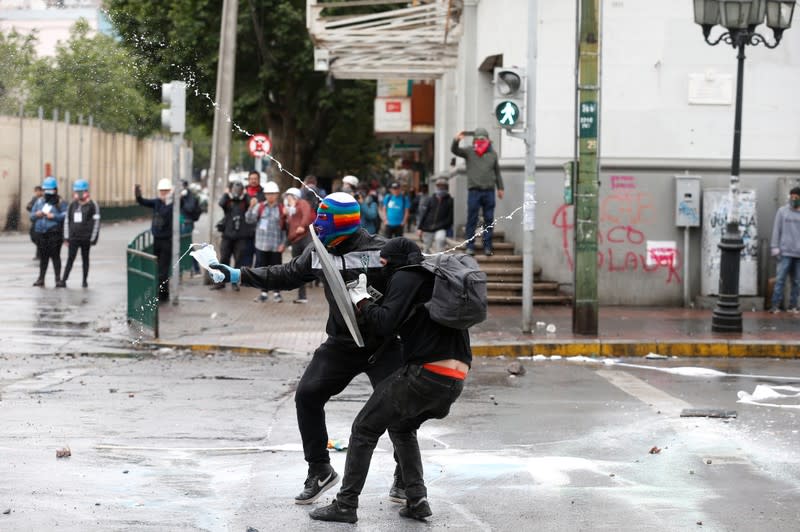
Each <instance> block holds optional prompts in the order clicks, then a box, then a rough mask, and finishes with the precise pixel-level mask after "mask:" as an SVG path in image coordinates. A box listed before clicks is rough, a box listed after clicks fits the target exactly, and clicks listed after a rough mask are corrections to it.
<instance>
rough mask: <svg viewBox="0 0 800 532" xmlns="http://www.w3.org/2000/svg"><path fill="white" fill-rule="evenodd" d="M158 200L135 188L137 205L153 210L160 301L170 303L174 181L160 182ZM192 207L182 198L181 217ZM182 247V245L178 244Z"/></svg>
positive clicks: (140, 188)
mask: <svg viewBox="0 0 800 532" xmlns="http://www.w3.org/2000/svg"><path fill="white" fill-rule="evenodd" d="M156 188H157V189H158V197H157V198H152V199H148V198H143V197H142V187H141V185H138V184H137V185H134V186H133V193H134V194H135V196H136V203H138V204H139V205H141V206H143V207H148V208H150V209H153V221H152V223H151V224H150V232H151V233H152V234H153V254H154V255H155V256H156V259H157V260H158V301H159V303H166V302H167V301H169V278H170V274H171V273H172V268H171V264H172V214H173V211H174V209H173V207H174V206H173V200H174V194H173V193H172V180H170V179H167V178H163V179H159V180H158V185H157V187H156ZM191 206H192V203H191V202H189V201H188V198H187V197H181V200H180V207H179V209H180V212H179V214H178V215H179V216H183V217H187V216H189V213H188V212H186V210H187V209H188V208H189V207H191ZM178 245H180V243H178Z"/></svg>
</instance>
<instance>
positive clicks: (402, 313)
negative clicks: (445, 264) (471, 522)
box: [309, 237, 485, 523]
mask: <svg viewBox="0 0 800 532" xmlns="http://www.w3.org/2000/svg"><path fill="white" fill-rule="evenodd" d="M380 260H381V264H383V269H384V271H385V272H386V273H385V274H386V276H387V278H388V279H389V284H388V286H387V288H386V292H385V293H384V295H383V298H382V299H380V300H379V301H377V302H376V301H372V299H371V297H370V295H369V293H368V292H367V286H366V279H365V278H361V277H359V281H358V283H357V284H355V285H354V286H352V287H351V288H350V289H349V292H350V298H351V300H352V301H353V304H354V305H355V306H356V308H357V309H358V312H359V314H360V316H361V318H362V319H363V320H364V323H365V326H366V327H367V328H368V329H369V330H371V331H374V332H375V333H377V334H380V335H385V336H390V335H394V334H399V336H400V339H401V343H402V346H403V350H402V352H403V366H402V367H401V368H400V369H398V370H397V371H395V372H394V373H393V374H392V375H390V376H389V377H388V378H387V379H385V380H384V381H382V382H381V383H380V384H379V385H378V386H377V387H376V388H375V391H374V392H373V393H372V396H371V397H370V398H369V400H367V403H366V404H365V405H364V407H363V408H362V409H361V411H360V412H359V413H358V415H357V416H356V419H355V421H353V427H352V429H351V432H350V441H349V443H348V447H347V460H346V461H345V466H344V477H343V478H342V486H341V488H340V489H339V493H338V494H337V495H336V498H335V499H334V500H333V502H331V504H329V505H328V506H324V507H321V508H318V509H316V510H314V511H313V512H311V513H310V514H309V515H310V517H311V518H312V519H315V520H319V521H336V522H344V523H355V522H356V521H358V515H357V508H358V497H359V495H360V494H361V490H362V489H363V487H364V482H365V481H366V478H367V473H368V472H369V465H370V461H371V459H372V453H373V451H374V450H375V446H376V445H377V443H378V439H379V438H380V437H381V435H382V434H383V433H384V432H385V431H387V430H388V431H389V437H390V438H391V440H392V443H393V444H394V448H395V452H396V453H397V458H398V461H399V462H400V467H401V469H402V473H403V481H404V482H405V495H406V502H405V505H404V506H403V507H402V508H400V515H401V516H402V517H407V518H411V519H419V520H424V519H425V518H427V517H430V516H431V515H433V513H432V512H431V508H430V505H429V504H428V500H427V496H428V494H427V490H426V488H425V482H424V480H423V476H422V458H421V456H420V451H419V444H418V442H417V429H419V427H420V425H421V424H422V423H424V422H425V421H427V420H428V419H442V418H444V417H446V416H447V414H448V413H449V412H450V407H451V405H452V404H453V403H454V402H455V400H456V399H458V396H459V395H460V394H461V391H462V389H463V388H464V380H465V379H466V377H467V373H469V369H470V365H471V363H472V351H471V349H470V344H469V331H468V330H467V329H466V328H453V327H448V326H445V325H442V324H441V323H439V322H438V321H437V320H436V319H435V318H434V315H433V314H431V313H430V312H429V311H428V308H427V306H426V303H429V302H431V300H432V299H434V298H435V295H434V294H435V291H436V290H435V289H436V283H437V282H439V281H438V280H437V279H436V275H435V274H433V273H431V272H430V271H429V270H428V269H427V268H426V267H423V257H422V252H421V251H420V249H419V247H418V246H417V245H416V244H415V243H414V242H412V241H411V240H409V239H407V238H404V237H398V238H393V239H392V240H390V241H389V242H388V243H387V244H386V245H385V246H384V247H383V249H381V258H380ZM484 295H485V292H484ZM483 303H484V304H485V300H484V302H483Z"/></svg>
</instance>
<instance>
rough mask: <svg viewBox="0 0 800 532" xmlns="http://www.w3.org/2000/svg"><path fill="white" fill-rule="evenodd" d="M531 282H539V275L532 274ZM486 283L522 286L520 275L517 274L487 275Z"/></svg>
mask: <svg viewBox="0 0 800 532" xmlns="http://www.w3.org/2000/svg"><path fill="white" fill-rule="evenodd" d="M533 281H534V282H537V281H541V279H540V275H537V274H535V273H534V276H533ZM486 282H488V283H520V284H522V274H518V273H509V274H506V273H487V274H486Z"/></svg>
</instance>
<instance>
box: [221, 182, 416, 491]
mask: <svg viewBox="0 0 800 532" xmlns="http://www.w3.org/2000/svg"><path fill="white" fill-rule="evenodd" d="M314 230H315V231H316V233H317V235H318V236H319V239H320V241H322V243H323V244H324V245H325V246H326V247H327V252H328V254H329V258H330V260H331V262H332V263H333V264H334V265H335V267H336V268H338V269H339V275H341V277H342V279H343V281H344V282H345V283H348V282H351V281H357V280H358V278H359V274H362V273H363V274H366V283H367V284H368V285H369V286H370V287H372V288H373V289H374V290H376V291H378V292H381V293H382V292H384V291H385V290H386V276H385V273H384V271H383V269H382V265H381V263H380V252H381V249H382V248H383V246H384V245H385V244H386V242H387V241H386V239H385V238H383V237H381V236H377V235H370V234H369V233H367V232H366V231H365V230H364V229H362V228H361V226H360V216H359V207H358V202H357V201H356V200H355V198H354V197H353V196H351V195H350V194H347V193H344V192H334V193H333V194H330V195H328V196H326V197H325V198H324V199H323V200H322V202H321V203H320V205H319V208H318V209H317V217H316V219H315V220H314ZM214 267H215V268H216V269H218V270H219V271H221V272H223V273H224V274H225V280H226V281H229V282H241V283H242V284H243V285H245V286H254V287H257V288H261V289H262V290H293V289H295V288H299V287H300V286H302V285H303V284H305V283H307V282H310V281H313V280H315V279H320V280H321V281H322V283H323V285H324V291H325V298H326V299H327V301H328V323H327V326H326V332H327V333H328V339H327V340H326V341H325V342H324V343H323V344H322V345H321V346H319V347H318V348H317V350H316V351H315V352H314V355H313V357H312V359H311V362H310V363H309V365H308V366H307V367H306V370H305V372H304V373H303V376H302V377H301V378H300V382H299V383H298V385H297V391H296V393H295V405H296V407H297V422H298V425H299V428H300V435H301V438H302V441H303V452H304V456H305V460H306V462H308V477H307V478H306V481H305V486H304V489H303V491H302V492H301V493H300V494H299V495H297V496H296V497H295V502H296V503H297V504H310V503H312V502H314V501H316V500H317V499H318V498H319V497H320V495H321V494H322V493H323V492H324V491H325V490H327V489H329V488H331V487H332V486H333V485H334V484H336V482H337V481H338V478H339V476H338V475H337V474H336V472H335V471H334V470H333V468H332V467H331V465H330V457H329V456H328V450H327V445H328V430H327V427H326V425H325V404H326V403H327V402H328V400H329V399H330V398H331V397H333V396H334V395H336V394H338V393H340V392H341V391H342V390H344V389H345V387H346V386H347V385H348V384H349V383H350V381H352V380H353V379H354V378H355V377H356V376H357V375H359V374H360V373H366V374H367V376H368V377H369V379H370V382H371V383H372V385H373V387H374V386H376V385H377V384H378V383H379V382H380V381H381V380H383V379H384V378H386V377H387V376H388V375H390V374H391V373H392V372H393V371H395V370H396V369H397V368H398V367H399V364H400V356H401V352H400V344H399V342H398V340H397V338H396V337H395V336H394V335H391V334H390V335H385V334H376V333H375V331H374V330H371V329H369V328H367V327H361V328H360V330H361V332H362V334H364V335H365V336H364V344H365V346H364V347H358V345H357V344H356V343H355V341H354V340H353V338H352V337H351V335H350V332H349V330H348V328H347V324H346V322H345V318H344V317H343V315H342V313H341V311H340V310H339V308H338V306H337V305H336V301H335V299H334V295H333V291H332V290H334V289H335V287H333V288H332V287H331V286H330V285H329V284H328V281H327V280H326V278H325V275H324V273H323V271H322V269H321V262H320V258H319V257H318V256H317V250H316V248H315V247H314V246H308V247H306V248H305V250H304V251H303V252H302V254H300V255H299V256H297V257H294V258H293V259H292V260H291V261H290V262H288V263H286V264H282V265H279V266H268V267H265V268H241V269H237V268H231V267H230V266H227V265H225V264H219V265H216V266H214ZM362 325H363V324H362ZM390 496H391V497H392V498H393V500H399V501H404V500H405V492H404V491H403V484H402V476H401V474H400V469H399V467H398V468H397V469H396V470H395V483H394V485H393V486H392V489H391V491H390Z"/></svg>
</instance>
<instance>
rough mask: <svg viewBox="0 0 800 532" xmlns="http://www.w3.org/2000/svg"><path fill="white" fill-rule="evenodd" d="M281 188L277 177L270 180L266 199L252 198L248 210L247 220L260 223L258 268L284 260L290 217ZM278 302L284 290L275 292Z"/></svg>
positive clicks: (261, 298) (263, 295)
mask: <svg viewBox="0 0 800 532" xmlns="http://www.w3.org/2000/svg"><path fill="white" fill-rule="evenodd" d="M279 195H280V190H279V189H278V184H277V183H276V182H275V181H270V182H268V183H267V186H266V187H265V188H264V196H265V198H264V200H263V201H258V199H257V198H256V197H252V198H250V208H249V209H248V210H247V214H245V221H246V222H247V223H248V224H254V225H255V226H256V235H255V242H256V268H263V267H264V266H273V265H275V264H280V263H281V262H282V255H283V250H284V249H286V245H285V243H286V220H285V218H284V211H283V204H282V203H280V202H278V196H279ZM272 298H273V300H274V301H275V302H276V303H281V302H282V301H283V298H282V297H281V293H280V291H278V290H276V291H275V293H274V294H273V295H272ZM268 299H269V294H268V293H267V292H266V290H264V291H262V292H261V294H260V295H259V296H258V297H257V298H256V301H261V302H264V301H267V300H268Z"/></svg>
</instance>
